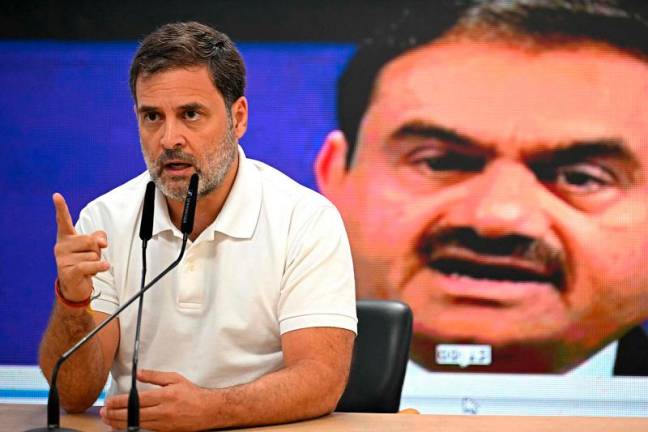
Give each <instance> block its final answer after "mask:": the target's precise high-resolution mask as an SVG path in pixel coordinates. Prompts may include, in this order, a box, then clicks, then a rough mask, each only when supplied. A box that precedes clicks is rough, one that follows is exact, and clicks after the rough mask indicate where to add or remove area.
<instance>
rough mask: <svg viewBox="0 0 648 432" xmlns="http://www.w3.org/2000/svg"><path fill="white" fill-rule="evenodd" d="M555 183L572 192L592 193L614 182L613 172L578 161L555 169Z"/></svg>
mask: <svg viewBox="0 0 648 432" xmlns="http://www.w3.org/2000/svg"><path fill="white" fill-rule="evenodd" d="M555 182H556V185H557V186H558V187H560V188H563V189H566V190H567V191H569V192H574V193H592V192H598V191H599V190H601V189H603V188H605V187H607V186H611V185H613V184H614V183H615V182H616V178H615V176H614V174H612V173H611V172H610V171H608V170H607V169H605V168H603V167H601V166H597V165H593V164H589V163H580V164H576V165H569V166H563V167H559V168H558V169H557V170H556V177H555Z"/></svg>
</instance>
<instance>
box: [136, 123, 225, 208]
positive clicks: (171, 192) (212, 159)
mask: <svg viewBox="0 0 648 432" xmlns="http://www.w3.org/2000/svg"><path fill="white" fill-rule="evenodd" d="M227 123H228V125H227V134H226V135H225V137H223V139H222V140H221V142H220V144H219V145H218V146H217V147H216V149H215V150H214V151H212V152H210V153H207V154H206V166H205V167H202V168H201V169H200V170H198V167H197V166H196V159H195V158H194V157H193V156H192V155H189V154H186V153H184V152H183V151H182V150H181V149H178V148H175V149H173V150H164V152H163V153H162V154H161V155H160V157H159V158H158V159H157V160H156V161H152V160H150V159H149V158H148V157H147V155H146V153H145V152H144V148H143V146H142V154H143V155H144V161H145V162H146V166H147V169H148V172H149V175H150V176H151V179H153V182H155V185H156V186H157V187H158V188H159V189H160V191H162V193H163V194H164V196H165V197H167V198H169V199H172V200H177V201H182V200H184V199H185V198H186V196H187V188H188V187H189V182H188V181H187V184H186V185H183V186H182V187H177V185H176V187H172V186H171V185H170V184H168V183H164V182H163V181H162V178H161V177H160V172H161V167H163V166H164V164H165V163H166V161H168V160H181V161H183V162H187V163H190V164H191V165H192V166H193V167H194V169H196V173H197V174H198V178H199V182H198V196H199V197H203V196H205V195H207V194H209V193H210V192H213V191H214V190H216V189H218V188H219V187H220V186H221V185H222V184H223V181H224V180H225V176H226V175H227V173H228V172H229V170H230V168H231V166H232V164H233V163H234V162H235V161H236V156H237V154H238V142H237V139H236V136H235V135H234V127H233V125H232V121H231V118H228V122H227ZM140 145H141V142H140Z"/></svg>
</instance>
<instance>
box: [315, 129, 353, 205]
mask: <svg viewBox="0 0 648 432" xmlns="http://www.w3.org/2000/svg"><path fill="white" fill-rule="evenodd" d="M347 151H349V146H348V144H347V141H346V138H344V134H343V133H342V132H341V131H339V130H334V131H332V132H330V133H329V134H328V136H327V137H326V140H325V141H324V145H323V146H322V148H321V149H320V151H319V153H318V154H317V158H316V159H315V165H314V169H315V179H316V180H317V187H318V188H319V190H320V192H322V194H324V195H325V196H326V197H327V198H329V199H331V201H334V199H335V196H336V195H337V194H338V193H339V191H340V187H341V186H342V183H343V182H344V179H345V178H346V174H347V169H346V155H347Z"/></svg>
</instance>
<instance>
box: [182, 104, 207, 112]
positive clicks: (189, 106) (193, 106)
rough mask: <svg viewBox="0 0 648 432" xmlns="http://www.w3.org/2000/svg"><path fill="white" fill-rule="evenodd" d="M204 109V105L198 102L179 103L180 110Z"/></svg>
mask: <svg viewBox="0 0 648 432" xmlns="http://www.w3.org/2000/svg"><path fill="white" fill-rule="evenodd" d="M203 109H205V105H203V104H201V103H198V102H190V103H187V104H184V105H180V110H181V111H200V110H203Z"/></svg>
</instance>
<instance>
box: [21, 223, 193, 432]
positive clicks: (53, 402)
mask: <svg viewBox="0 0 648 432" xmlns="http://www.w3.org/2000/svg"><path fill="white" fill-rule="evenodd" d="M188 237H189V234H183V236H182V247H181V249H180V255H179V256H178V258H176V260H175V261H173V262H172V263H171V265H169V267H167V268H166V269H164V270H163V271H162V272H161V273H160V274H159V275H157V276H156V277H155V278H154V279H153V280H152V281H151V282H149V283H148V284H147V285H145V286H144V288H142V289H141V290H140V291H139V292H137V293H136V294H135V295H133V296H132V297H131V298H129V299H128V300H126V302H125V303H124V304H123V305H121V306H120V307H119V308H118V309H117V310H116V311H115V313H113V314H112V315H110V316H109V317H108V318H106V319H105V320H103V321H102V322H101V324H99V325H98V326H97V327H95V328H94V329H93V330H92V331H91V332H90V333H88V334H87V335H85V336H84V337H83V339H81V340H80V341H79V342H77V343H76V344H74V345H73V346H72V348H70V349H69V350H67V351H65V352H64V353H63V355H62V356H61V357H59V359H58V360H57V361H56V364H55V365H54V369H53V370H52V382H51V384H50V391H49V396H48V398H47V427H44V428H36V429H29V430H28V431H26V432H47V431H62V432H78V431H76V430H75V429H67V428H61V427H60V425H59V423H60V412H59V395H58V388H57V386H56V380H57V378H58V372H59V369H60V368H61V365H62V364H63V362H64V361H65V360H67V359H68V358H69V357H70V356H71V355H72V354H74V353H75V352H76V350H78V349H79V348H81V347H82V346H83V345H84V344H85V343H86V342H87V341H88V340H89V339H90V338H92V337H93V336H94V335H96V334H97V333H98V332H99V331H100V330H101V329H103V328H104V327H106V326H107V325H108V323H110V322H111V321H112V320H114V319H115V318H117V316H118V315H119V314H120V313H121V312H122V311H123V310H124V309H126V308H127V307H128V306H130V305H131V303H133V302H134V301H135V300H137V299H138V298H140V297H141V296H142V295H144V293H145V292H146V291H148V289H149V288H151V287H152V286H153V285H155V284H156V283H157V281H159V280H160V279H162V277H163V276H165V275H166V274H167V273H169V272H170V271H171V270H173V268H174V267H176V266H177V265H178V264H179V263H180V261H181V260H182V257H183V255H184V252H185V247H186V245H187V239H188Z"/></svg>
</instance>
